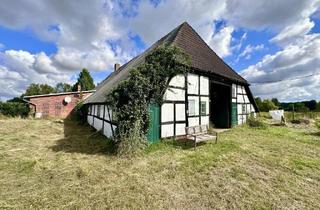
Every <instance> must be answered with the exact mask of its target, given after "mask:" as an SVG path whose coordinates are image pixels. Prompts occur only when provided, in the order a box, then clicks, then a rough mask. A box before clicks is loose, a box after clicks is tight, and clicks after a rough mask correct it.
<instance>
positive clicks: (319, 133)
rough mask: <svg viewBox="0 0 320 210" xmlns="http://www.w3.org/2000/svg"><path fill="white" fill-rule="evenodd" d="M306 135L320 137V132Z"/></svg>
mask: <svg viewBox="0 0 320 210" xmlns="http://www.w3.org/2000/svg"><path fill="white" fill-rule="evenodd" d="M305 135H310V136H316V137H320V132H319V131H317V132H305Z"/></svg>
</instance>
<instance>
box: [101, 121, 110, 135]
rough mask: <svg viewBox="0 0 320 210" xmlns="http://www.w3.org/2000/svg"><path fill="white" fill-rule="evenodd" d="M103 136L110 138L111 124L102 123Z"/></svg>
mask: <svg viewBox="0 0 320 210" xmlns="http://www.w3.org/2000/svg"><path fill="white" fill-rule="evenodd" d="M103 135H105V136H106V137H108V138H111V137H112V129H111V124H110V123H108V122H104V131H103Z"/></svg>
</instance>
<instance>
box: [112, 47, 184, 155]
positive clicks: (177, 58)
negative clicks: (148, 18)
mask: <svg viewBox="0 0 320 210" xmlns="http://www.w3.org/2000/svg"><path fill="white" fill-rule="evenodd" d="M188 66H189V58H188V56H187V55H186V54H185V53H183V52H182V51H181V50H180V49H179V48H177V47H175V46H173V45H163V46H160V47H158V48H156V49H154V50H153V51H152V52H151V53H150V54H148V55H147V56H146V58H145V62H144V63H143V64H141V65H140V66H138V67H137V68H135V69H132V70H131V71H130V76H129V78H128V79H127V80H125V81H122V82H121V83H120V84H119V85H117V87H116V88H114V89H113V90H112V91H111V93H109V94H108V95H107V101H106V102H107V104H108V105H109V106H111V108H112V110H113V111H114V116H115V119H117V124H118V126H117V130H116V135H115V140H116V144H117V148H118V153H120V154H121V153H123V154H127V153H134V152H135V151H137V150H139V149H141V148H143V147H144V146H145V145H147V140H146V134H147V132H148V128H149V123H150V119H149V113H148V107H149V104H153V103H155V104H158V105H161V104H162V100H163V94H164V93H165V91H166V89H167V88H168V85H169V82H170V80H171V78H173V77H174V76H176V75H178V74H184V73H185V72H186V70H187V68H188Z"/></svg>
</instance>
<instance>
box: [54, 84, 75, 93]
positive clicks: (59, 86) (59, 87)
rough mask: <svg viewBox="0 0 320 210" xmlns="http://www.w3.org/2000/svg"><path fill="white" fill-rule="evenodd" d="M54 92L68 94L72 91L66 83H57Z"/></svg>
mask: <svg viewBox="0 0 320 210" xmlns="http://www.w3.org/2000/svg"><path fill="white" fill-rule="evenodd" d="M55 90H56V92H57V93H62V92H70V91H72V87H71V85H69V84H68V83H62V82H59V83H58V84H57V85H56V87H55Z"/></svg>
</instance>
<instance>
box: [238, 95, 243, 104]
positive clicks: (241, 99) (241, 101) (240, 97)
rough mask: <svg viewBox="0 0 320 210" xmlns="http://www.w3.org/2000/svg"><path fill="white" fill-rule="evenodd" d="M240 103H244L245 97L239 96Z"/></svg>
mask: <svg viewBox="0 0 320 210" xmlns="http://www.w3.org/2000/svg"><path fill="white" fill-rule="evenodd" d="M238 103H244V100H243V95H238Z"/></svg>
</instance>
